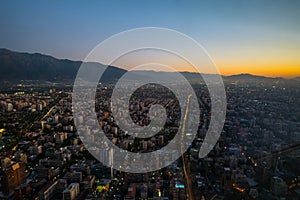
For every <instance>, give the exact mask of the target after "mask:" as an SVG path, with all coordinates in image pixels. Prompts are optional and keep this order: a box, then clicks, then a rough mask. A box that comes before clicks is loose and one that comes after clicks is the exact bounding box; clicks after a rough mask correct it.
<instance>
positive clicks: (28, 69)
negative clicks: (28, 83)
mask: <svg viewBox="0 0 300 200" xmlns="http://www.w3.org/2000/svg"><path fill="white" fill-rule="evenodd" d="M81 64H82V61H72V60H67V59H57V58H54V57H52V56H48V55H43V54H39V53H33V54H30V53H20V52H14V51H11V50H8V49H0V80H1V81H9V82H19V81H21V80H40V81H50V82H64V81H74V80H75V77H76V74H77V71H78V69H79V67H80V65H81ZM95 64H96V65H99V67H104V66H103V65H102V64H100V63H95ZM126 72H127V71H126V70H124V69H121V68H118V67H113V66H109V67H108V68H107V70H106V71H105V72H104V74H103V75H102V79H101V81H102V82H111V81H115V80H118V79H119V78H120V77H122V75H124V74H125V73H126ZM148 73H158V72H154V71H152V72H148ZM160 73H162V72H160ZM164 73H168V72H164ZM137 74H138V72H137ZM182 75H183V76H185V77H186V78H187V79H188V80H197V79H199V74H198V73H192V72H182ZM223 78H224V80H225V81H226V80H230V81H250V80H254V81H258V80H274V79H276V80H277V79H278V80H281V79H283V78H280V77H279V78H268V77H264V76H255V75H251V74H238V75H232V76H223ZM295 80H300V77H298V78H295Z"/></svg>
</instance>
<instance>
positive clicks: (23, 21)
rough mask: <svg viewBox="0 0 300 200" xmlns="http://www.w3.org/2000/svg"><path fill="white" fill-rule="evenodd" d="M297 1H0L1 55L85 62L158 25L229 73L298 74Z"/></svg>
mask: <svg viewBox="0 0 300 200" xmlns="http://www.w3.org/2000/svg"><path fill="white" fill-rule="evenodd" d="M299 20H300V1H298V0H293V1H289V0H287V1H283V0H269V1H263V0H260V1H257V0H244V1H243V0H236V1H232V0H228V1H222V0H218V1H216V0H211V1H183V0H181V1H179V0H174V1H170V0H160V1H137V0H135V1H133V0H128V1H124V0H123V1H95V0H94V1H58V0H57V1H37V0H36V1H33V0H27V1H15V0H10V1H1V6H0V27H1V28H0V48H8V49H11V50H16V51H25V52H40V53H44V54H49V55H52V56H55V57H58V58H68V59H72V60H83V59H84V58H85V56H86V55H87V54H88V53H89V52H90V51H91V50H92V49H93V48H94V47H95V46H96V45H97V44H98V43H99V42H101V41H102V40H104V39H106V38H108V37H109V36H111V35H113V34H116V33H118V32H120V31H124V30H127V29H131V28H137V27H144V26H157V27H165V28H171V29H175V30H177V31H180V32H183V33H185V34H187V35H189V36H191V37H192V38H194V39H195V40H197V41H198V42H199V43H201V44H202V45H203V46H204V47H205V48H206V49H207V51H208V52H209V53H210V55H211V57H212V58H213V59H214V61H215V62H216V64H217V66H218V67H219V68H220V71H221V72H222V73H224V74H236V73H242V72H244V73H254V74H262V75H268V76H286V77H292V76H298V75H300V22H299Z"/></svg>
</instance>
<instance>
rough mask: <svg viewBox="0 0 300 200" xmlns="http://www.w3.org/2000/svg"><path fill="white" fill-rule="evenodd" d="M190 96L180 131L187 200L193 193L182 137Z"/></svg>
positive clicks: (190, 198) (191, 198)
mask: <svg viewBox="0 0 300 200" xmlns="http://www.w3.org/2000/svg"><path fill="white" fill-rule="evenodd" d="M191 96H192V95H191V94H190V95H189V96H188V99H187V103H186V109H185V114H184V117H183V123H182V129H181V154H182V156H181V158H182V164H183V172H184V176H185V180H186V184H187V191H188V195H187V196H188V199H189V200H193V193H192V183H191V178H190V173H189V170H187V168H188V167H189V166H188V167H187V166H186V160H185V157H184V155H183V154H184V151H183V146H184V142H183V141H184V136H185V124H186V121H187V118H188V113H189V107H190V99H191Z"/></svg>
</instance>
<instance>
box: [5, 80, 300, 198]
mask: <svg viewBox="0 0 300 200" xmlns="http://www.w3.org/2000/svg"><path fill="white" fill-rule="evenodd" d="M34 85H36V84H33V83H31V82H30V81H27V82H23V83H21V84H18V85H17V86H14V87H5V88H2V92H1V95H0V105H1V119H0V121H1V124H0V125H1V127H0V128H1V129H0V131H1V144H0V146H1V175H0V177H1V193H0V195H1V197H0V198H3V199H47V200H48V199H128V200H129V199H299V197H300V177H299V173H300V172H299V168H298V166H300V163H299V162H300V159H299V155H300V154H299V152H300V150H299V149H300V148H299V147H300V124H299V121H298V119H299V117H300V116H299V113H300V106H299V105H300V102H299V101H300V98H299V97H300V96H299V95H300V93H299V89H300V88H299V82H297V80H290V81H289V80H285V81H274V80H272V79H266V80H263V81H253V80H248V81H243V80H240V81H229V80H227V81H225V86H226V92H227V101H228V106H227V117H226V122H225V125H224V129H223V132H222V135H221V138H220V139H219V141H218V142H217V144H216V145H215V147H214V149H213V150H212V151H211V152H210V153H209V155H208V156H207V157H205V158H203V159H199V157H198V152H199V149H200V147H201V144H202V142H203V138H204V137H205V134H206V132H207V127H208V124H209V120H210V119H209V116H210V98H209V94H208V91H207V88H206V86H205V84H203V83H198V84H194V85H193V88H194V90H195V92H196V94H197V96H198V99H199V102H200V106H201V116H200V124H199V129H198V133H197V137H196V138H195V140H194V141H193V143H192V144H191V145H190V148H189V149H188V151H187V152H186V153H185V154H184V155H183V156H182V157H181V158H180V159H178V160H177V161H175V162H173V163H172V164H171V165H169V166H167V167H165V168H162V169H160V170H158V171H154V172H149V173H143V174H142V173H125V172H122V171H118V170H115V169H112V168H109V167H107V166H105V165H103V164H102V163H101V162H99V161H97V159H95V158H94V157H93V156H92V155H91V154H90V153H89V151H91V149H86V147H85V145H84V144H83V143H82V141H81V139H80V138H79V136H78V135H77V133H76V128H75V126H74V121H73V116H72V106H71V94H72V93H71V92H72V88H71V87H70V86H68V85H58V86H55V85H53V84H52V85H50V84H48V85H47V84H45V85H41V86H40V87H37V86H34ZM113 87H114V85H113V84H108V83H107V84H105V83H103V84H100V85H99V86H98V90H97V91H98V92H97V96H99V98H97V106H96V111H97V113H98V114H97V115H98V120H99V125H100V127H102V129H103V130H104V131H105V134H106V136H107V137H108V138H109V139H110V140H111V141H112V142H113V143H114V144H116V145H118V146H119V147H120V148H123V149H124V150H128V151H132V152H139V151H140V152H147V151H154V150H156V149H157V148H159V147H162V146H164V145H166V144H167V143H168V142H169V140H171V139H172V137H174V136H173V135H174V134H176V132H177V131H178V119H177V120H176V117H173V118H172V119H173V120H170V121H168V122H167V123H166V127H165V129H164V130H162V131H161V132H159V134H157V135H155V136H153V137H151V138H148V139H141V138H134V137H133V136H131V135H128V134H127V133H126V132H124V131H123V130H120V129H119V128H118V126H117V125H116V124H115V122H114V119H113V116H111V114H110V108H109V97H110V95H111V93H112V90H113ZM165 90H166V89H165V88H162V87H159V86H151V85H150V86H148V87H142V88H140V89H139V90H137V91H136V93H135V95H134V97H133V98H132V101H131V106H130V107H129V108H130V110H131V116H132V118H133V120H134V121H135V122H136V123H140V125H143V124H147V123H149V117H147V113H148V112H149V107H150V105H151V104H156V103H160V104H162V105H163V106H165V108H166V109H167V111H169V112H168V115H169V116H177V117H178V113H179V109H180V108H178V106H179V105H178V102H177V101H176V98H174V96H172V94H171V93H170V92H168V91H165ZM145 94H147V95H145ZM139 95H140V96H143V95H144V96H143V97H142V98H141V97H140V98H137V97H138V96H139ZM100 97H101V98H100ZM162 97H163V98H162ZM86 131H87V137H86V138H84V140H88V141H89V142H92V143H93V142H95V141H94V140H97V137H96V136H95V135H94V134H93V131H92V130H86ZM185 134H188V133H185ZM95 144H96V143H95ZM92 150H93V149H92ZM96 150H97V149H95V151H96ZM97 153H98V154H99V155H100V157H102V158H101V159H104V160H105V159H108V160H109V159H112V158H113V152H112V151H111V150H110V149H107V151H104V152H103V151H102V152H97ZM171 157H172V153H170V158H171ZM149 159H150V158H149ZM165 159H168V158H165ZM153 162H156V161H155V159H153Z"/></svg>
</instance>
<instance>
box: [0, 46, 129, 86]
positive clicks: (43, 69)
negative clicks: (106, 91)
mask: <svg viewBox="0 0 300 200" xmlns="http://www.w3.org/2000/svg"><path fill="white" fill-rule="evenodd" d="M81 64H82V62H81V61H71V60H66V59H64V60H61V59H56V58H54V57H51V56H47V55H42V54H38V53H34V54H29V53H19V52H13V51H10V50H7V49H0V80H2V81H20V80H44V81H53V82H64V81H66V80H68V81H74V80H75V77H76V74H77V71H78V69H79V67H80V65H81ZM99 67H104V66H103V65H101V64H99ZM125 72H126V70H123V69H120V68H117V67H108V69H107V70H106V71H105V72H104V74H103V79H102V81H111V80H114V79H118V78H120V77H121V76H122V75H123V74H124V73H125Z"/></svg>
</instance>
